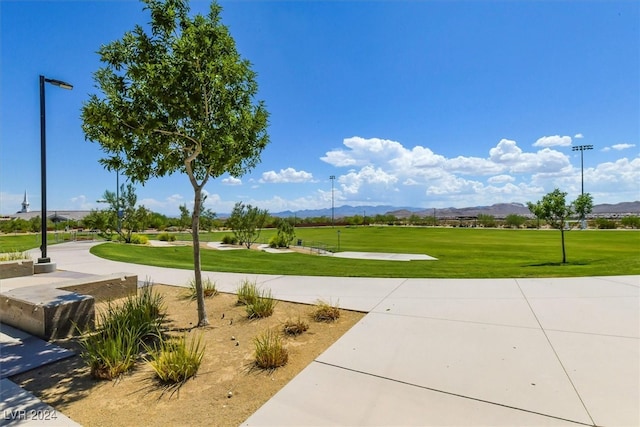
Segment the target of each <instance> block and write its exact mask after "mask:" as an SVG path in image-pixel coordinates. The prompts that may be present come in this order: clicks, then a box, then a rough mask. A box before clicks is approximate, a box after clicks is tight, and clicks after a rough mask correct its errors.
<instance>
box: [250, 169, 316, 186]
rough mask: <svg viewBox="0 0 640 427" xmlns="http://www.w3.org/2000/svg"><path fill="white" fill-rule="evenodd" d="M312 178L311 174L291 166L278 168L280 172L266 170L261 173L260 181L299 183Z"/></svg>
mask: <svg viewBox="0 0 640 427" xmlns="http://www.w3.org/2000/svg"><path fill="white" fill-rule="evenodd" d="M312 179H313V175H312V174H311V173H309V172H305V171H297V170H295V169H293V168H287V169H280V172H275V171H268V172H264V173H263V174H262V178H260V182H262V183H265V182H268V183H272V184H282V183H300V182H309V181H311V180H312Z"/></svg>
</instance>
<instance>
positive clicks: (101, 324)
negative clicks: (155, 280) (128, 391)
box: [80, 283, 164, 379]
mask: <svg viewBox="0 0 640 427" xmlns="http://www.w3.org/2000/svg"><path fill="white" fill-rule="evenodd" d="M163 311H164V301H163V298H162V295H160V294H158V293H155V292H153V287H152V285H151V284H149V283H146V284H145V286H143V287H142V288H141V289H140V290H139V292H138V294H137V295H136V296H135V297H128V298H127V299H126V301H125V302H124V303H123V304H122V305H119V306H116V305H113V304H111V303H109V304H108V306H107V309H106V311H104V312H102V313H100V314H99V315H98V329H97V330H96V332H94V333H85V334H84V336H83V337H82V338H81V339H80V345H81V346H82V348H83V351H82V353H81V357H82V359H83V360H84V361H85V362H86V363H87V364H88V365H89V367H90V369H91V375H92V376H93V377H95V378H98V379H113V378H116V377H117V376H118V375H120V374H121V373H123V372H126V371H127V370H129V369H130V368H131V367H132V366H133V364H134V363H135V360H136V357H137V354H138V353H139V351H140V349H141V346H142V345H143V342H144V340H145V339H147V338H149V337H150V336H159V335H160V333H159V329H160V325H161V323H162V321H163V319H164V314H163Z"/></svg>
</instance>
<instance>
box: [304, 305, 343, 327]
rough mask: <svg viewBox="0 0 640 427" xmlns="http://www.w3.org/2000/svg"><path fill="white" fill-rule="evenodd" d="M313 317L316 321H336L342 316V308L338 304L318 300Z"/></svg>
mask: <svg viewBox="0 0 640 427" xmlns="http://www.w3.org/2000/svg"><path fill="white" fill-rule="evenodd" d="M311 317H313V320H315V321H316V322H327V323H329V322H335V321H336V320H338V318H340V309H339V308H338V304H336V305H331V303H328V302H326V301H322V300H318V301H317V302H316V305H315V307H314V309H313V312H312V313H311Z"/></svg>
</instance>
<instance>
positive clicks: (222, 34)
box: [82, 0, 269, 326]
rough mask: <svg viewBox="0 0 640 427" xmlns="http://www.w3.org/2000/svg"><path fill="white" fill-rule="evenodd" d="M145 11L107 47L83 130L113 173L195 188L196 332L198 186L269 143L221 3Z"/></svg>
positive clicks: (170, 0) (171, 0)
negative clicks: (200, 8) (184, 180)
mask: <svg viewBox="0 0 640 427" xmlns="http://www.w3.org/2000/svg"><path fill="white" fill-rule="evenodd" d="M143 2H144V4H145V6H146V7H145V9H146V10H148V11H149V13H150V15H151V22H150V23H149V26H148V28H149V29H148V30H145V28H143V27H142V26H140V25H137V26H135V28H134V29H133V30H132V31H129V32H127V33H125V35H124V36H123V38H122V39H121V40H116V41H114V42H111V43H109V44H106V45H103V46H102V47H101V48H100V49H99V51H98V53H99V55H100V59H101V61H102V63H103V64H104V66H103V67H102V68H100V69H99V70H98V71H97V72H96V73H95V74H94V79H95V81H96V83H97V85H98V87H99V88H100V90H101V91H102V96H101V97H99V96H98V95H95V94H94V95H91V96H90V98H89V100H88V101H87V102H86V103H85V104H84V105H83V108H82V119H83V130H84V132H85V136H86V138H87V139H89V140H91V141H95V142H98V143H99V144H100V145H101V147H102V149H103V151H104V152H105V153H107V157H105V158H103V159H102V160H101V163H102V164H103V165H104V166H106V167H107V169H109V170H115V169H119V170H122V171H124V173H125V175H127V176H128V177H129V178H130V179H131V180H132V181H134V182H142V183H144V182H146V181H147V180H149V179H151V178H154V177H162V176H165V175H169V174H172V173H174V172H180V173H184V174H186V175H187V177H188V179H189V182H190V183H191V186H192V188H193V193H194V198H193V200H194V206H193V214H192V218H191V230H192V235H193V260H194V261H193V264H194V275H195V288H196V300H197V306H198V309H197V311H198V326H204V325H207V324H209V321H208V319H207V314H206V311H205V306H204V293H203V287H202V271H201V263H200V244H199V241H200V240H199V236H198V230H199V226H200V212H201V209H200V203H201V201H202V189H203V188H204V186H205V185H206V183H207V182H208V181H209V179H215V178H217V177H219V176H221V175H222V174H224V173H229V174H230V175H231V176H234V177H237V176H241V175H243V174H244V173H246V172H247V171H248V170H249V169H251V168H253V167H254V166H255V165H256V164H257V163H258V162H259V159H260V153H261V152H262V150H263V149H264V147H265V146H266V145H267V143H268V142H269V138H268V135H267V131H266V129H267V122H268V113H267V111H266V108H265V106H264V103H263V102H262V101H258V102H254V97H255V95H256V93H257V91H258V85H257V83H256V75H255V73H254V72H253V71H252V70H251V64H250V63H249V62H248V61H247V60H245V59H243V58H242V57H241V56H240V54H239V53H238V52H237V50H236V46H235V41H234V40H233V38H232V37H231V35H230V33H229V30H228V29H227V27H226V26H225V25H223V24H222V22H221V17H220V14H221V10H222V9H221V7H220V6H219V5H218V4H216V3H215V2H214V3H212V4H211V6H210V8H209V12H208V14H207V15H206V16H203V15H200V14H198V15H195V16H194V17H190V16H189V6H188V1H187V0H143Z"/></svg>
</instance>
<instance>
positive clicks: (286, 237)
mask: <svg viewBox="0 0 640 427" xmlns="http://www.w3.org/2000/svg"><path fill="white" fill-rule="evenodd" d="M274 237H275V241H274V243H275V246H276V247H279V248H288V247H289V245H291V242H293V239H295V238H296V230H295V228H294V227H293V224H292V221H291V220H290V219H286V218H279V219H278V232H277V233H276V235H275V236H274Z"/></svg>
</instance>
